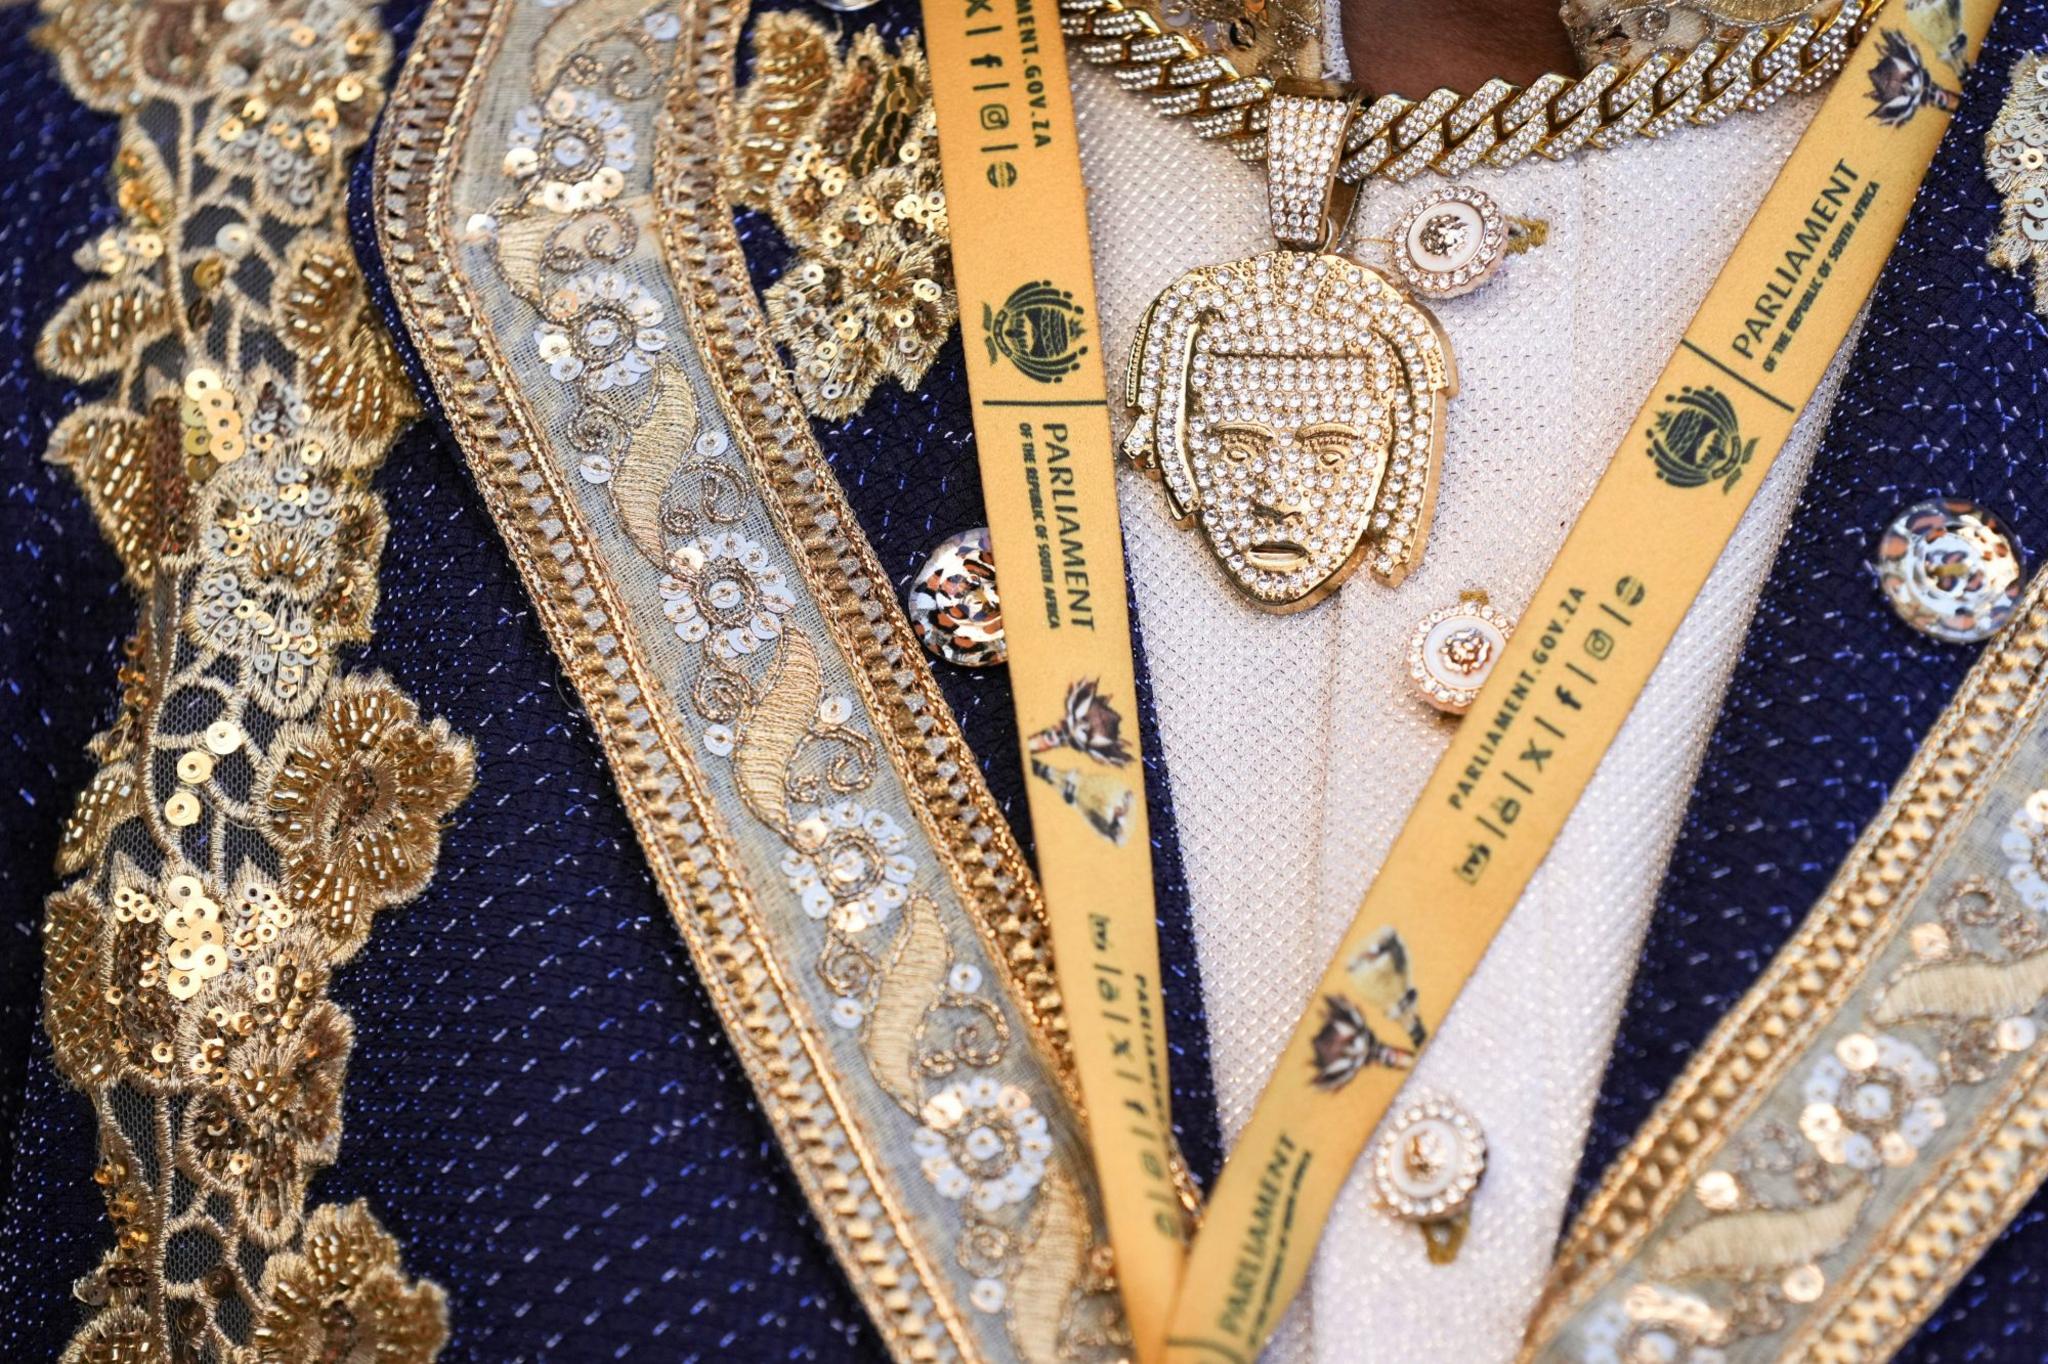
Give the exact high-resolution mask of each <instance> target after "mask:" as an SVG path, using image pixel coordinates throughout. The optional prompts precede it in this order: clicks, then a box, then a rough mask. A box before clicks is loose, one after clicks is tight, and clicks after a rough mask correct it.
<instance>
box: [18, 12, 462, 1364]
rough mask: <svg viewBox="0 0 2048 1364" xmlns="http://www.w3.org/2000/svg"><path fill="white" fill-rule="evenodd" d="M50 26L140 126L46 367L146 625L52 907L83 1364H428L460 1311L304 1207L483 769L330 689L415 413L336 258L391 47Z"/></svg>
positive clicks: (295, 18)
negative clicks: (94, 1202)
mask: <svg viewBox="0 0 2048 1364" xmlns="http://www.w3.org/2000/svg"><path fill="white" fill-rule="evenodd" d="M44 12H45V15H46V17H47V23H46V24H45V25H44V27H43V28H42V30H41V31H40V37H41V39H42V41H43V42H44V44H45V45H46V46H48V47H49V48H50V49H51V50H52V51H53V52H54V53H55V54H56V57H57V60H58V62H59V64H60V65H61V67H62V69H63V71H64V73H65V76H66V79H67V80H68V81H69V82H70V84H71V87H72V89H73V90H74V92H75V93H76V94H77V95H78V97H79V98H80V99H81V100H84V101H85V102H86V103H88V104H90V105H91V106H92V107H94V108H96V109H101V110H105V111H108V112H113V113H118V114H120V115H121V116H122V125H121V138H120V144H119V151H118V153H117V156H116V159H115V166H114V188H115V198H116V203H117V205H118V207H119V210H120V220H119V222H118V223H117V224H116V225H115V226H114V227H113V228H111V229H109V230H108V231H106V232H104V233H102V234H101V235H100V236H99V237H97V238H96V239H95V240H94V241H93V242H92V243H90V244H89V245H88V246H87V247H86V248H85V249H84V250H83V251H82V252H81V253H80V263H81V265H82V266H83V267H84V268H86V269H89V270H92V271H95V272H97V273H98V274H99V276H100V278H98V279H95V280H93V281H91V282H89V283H87V284H86V285H85V286H83V287H82V288H80V289H79V290H78V291H77V292H76V293H74V294H73V295H72V297H71V298H70V299H69V300H68V301H67V302H66V303H65V304H64V305H63V306H62V307H61V308H59V309H58V311H57V313H56V315H55V316H54V317H53V318H52V319H51V320H50V322H49V324H48V326H47V327H46V329H45V330H44V333H43V336H42V341H41V344H40V346H39V347H38V350H37V355H38V358H39V359H40V360H41V362H42V363H43V365H44V366H45V367H47V368H49V369H50V370H52V371H54V372H56V373H59V374H63V375H65V376H67V377H70V378H72V379H76V380H81V381H92V380H101V379H111V380H113V381H114V382H113V383H112V385H111V388H110V392H109V394H108V396H106V397H104V398H100V399H96V400H93V401H90V402H88V403H86V404H85V405H84V406H83V407H81V408H79V409H78V410H76V411H74V412H72V413H71V414H69V415H68V416H67V417H66V418H65V419H64V420H63V421H62V422H61V423H60V424H59V426H58V428H57V430H56V431H55V432H54V433H53V435H52V437H51V441H50V447H49V450H48V458H49V459H50V460H51V461H52V462H55V463H58V464H63V465H66V466H68V467H69V468H71V470H72V471H73V473H74V475H75V476H76V478H77V480H78V483H79V487H80V488H81V490H82V491H83V493H84V495H85V499H86V502H87V503H88V505H89V506H90V507H91V509H92V512H93V515H94V517H95V518H96V519H97V520H98V522H99V525H100V528H101V530H102V531H103V533H104V534H105V535H106V537H107V539H108V540H109V541H110V542H111V543H112V544H113V546H114V549H115V552H116V553H117V554H118V555H119V556H120V560H121V565H122V569H123V571H124V573H125V575H126V577H127V579H128V581H129V583H130V584H131V585H132V586H133V587H134V588H135V589H136V590H137V592H138V594H139V595H140V597H141V604H142V610H141V616H140V621H139V623H138V626H137V629H136V632H135V635H134V637H133V639H132V640H131V642H130V644H129V648H128V658H127V661H126V662H125V663H124V664H123V666H122V668H121V670H120V678H119V680H120V685H121V705H120V709H119V711H118V713H117V715H116V718H115V721H114V724H113V725H112V726H111V727H110V728H109V729H108V730H107V731H106V732H104V733H102V734H101V735H99V736H98V737H97V738H96V739H95V740H94V743H93V751H94V754H95V756H96V757H97V758H98V759H99V761H100V764H101V767H100V771H99V773H98V775H97V776H95V777H94V779H93V781H92V784H91V785H90V786H89V787H88V788H87V789H86V791H85V792H84V793H83V794H82V795H81V797H80V799H79V801H78V804H77V806H76V808H75V810H74V812H73V814H72V817H71V820H70V822H69V823H68V825H67V826H66V828H65V831H64V836H63V841H62V844H61V847H60V851H59V855H58V868H59V871H60V873H61V874H63V875H65V876H67V877H70V878H73V879H71V880H70V881H69V882H68V883H67V884H66V885H65V886H64V887H63V888H62V889H61V890H59V891H58V892H57V893H56V894H54V895H53V896H51V897H50V900H49V902H48V906H47V909H46V915H45V921H44V948H45V959H46V962H47V969H46V972H45V977H44V1024H45V1027H46V1029H47V1031H48V1032H49V1035H50V1041H51V1045H52V1050H53V1052H54V1056H55V1060H56V1064H57V1066H58V1069H59V1070H60V1071H61V1072H62V1073H63V1074H64V1076H65V1077H66V1078H67V1079H68V1080H70V1081H71V1082H72V1083H73V1084H75V1085H77V1086H78V1087H79V1088H80V1089H82V1090H84V1091H85V1092H86V1094H87V1095H88V1096H89V1097H90V1098H91V1101H92V1104H93V1107H94V1110H95V1112H96V1113H97V1115H98V1119H99V1123H98V1126H99V1166H98V1169H97V1170H96V1172H95V1176H94V1177H95V1179H96V1180H97V1181H98V1183H99V1185H100V1187H101V1191H102V1194H103V1195H104V1197H105V1200H106V1205H107V1212H108V1216H109V1218H110V1220H111V1221H112V1222H113V1225H114V1229H115V1233H116V1241H115V1244H114V1246H113V1248H112V1249H111V1250H109V1251H108V1252H107V1253H106V1255H105V1256H104V1258H103V1259H102V1260H101V1261H100V1264H99V1266H98V1267H97V1268H96V1269H95V1270H94V1271H93V1272H92V1273H91V1274H90V1275H88V1276H87V1277H86V1278H85V1279H84V1280H82V1281H81V1283H80V1285H79V1294H80V1296H81V1297H82V1298H83V1299H84V1300H85V1301H86V1302H88V1303H89V1304H91V1305H93V1306H94V1307H95V1308H97V1309H98V1310H97V1312H96V1313H95V1314H94V1316H93V1317H92V1319H91V1320H90V1321H89V1322H88V1323H87V1324H86V1325H85V1326H84V1328H83V1329H82V1330H81V1331H80V1332H79V1333H78V1335H77V1336H76V1337H75V1338H74V1339H73V1341H72V1343H71V1345H70V1348H69V1349H68V1350H67V1351H66V1352H65V1354H64V1360H65V1361H66V1364H113V1362H114V1361H118V1360H145V1359H188V1358H189V1359H214V1360H226V1359H233V1360H237V1361H247V1364H302V1361H305V1360H310V1359H314V1358H326V1357H330V1356H336V1357H338V1354H339V1353H345V1354H348V1355H349V1357H351V1358H354V1357H356V1355H357V1354H362V1355H364V1356H368V1355H371V1354H374V1355H375V1356H376V1357H377V1358H378V1359H379V1360H382V1361H389V1362H390V1364H425V1361H428V1360H431V1359H432V1358H433V1357H434V1356H435V1355H436V1354H437V1353H438V1351H439V1349H440V1346H441V1343H442V1341H443V1340H444V1339H445V1338H446V1335H447V1324H446V1314H445V1309H444V1307H443V1302H442V1295H441V1292H440V1290H439V1289H438V1288H436V1287H435V1286H434V1285H432V1284H430V1283H416V1282H413V1281H411V1280H409V1279H407V1278H406V1277H405V1276H404V1273H403V1271H402V1270H401V1268H400V1265H399V1252H398V1247H397V1245H396V1243H395V1242H394V1241H393V1240H392V1239H391V1237H389V1236H388V1235H386V1234H385V1233H384V1231H383V1230H382V1228H380V1227H379V1226H378V1225H377V1222H376V1219H375V1218H374V1217H373V1216H372V1215H371V1214H370V1212H369V1210H368V1208H367V1207H366V1206H364V1205H363V1204H361V1203H356V1204H351V1205H349V1206H347V1207H340V1206H336V1205H331V1204H330V1205H325V1206H322V1207H318V1208H316V1209H313V1210H312V1211H311V1212H310V1214H309V1213H308V1211H307V1209H306V1207H305V1199H306V1189H307V1183H308V1181H309V1180H310V1179H311V1178H312V1176H313V1175H314V1173H315V1172H316V1171H317V1170H318V1169H319V1168H320V1167H321V1166H323V1165H326V1164H328V1163H329V1162H331V1161H332V1160H333V1159H334V1158H335V1155H336V1152H337V1149H338V1146H339V1142H340V1137H341V1091H342V1081H343V1074H344V1071H345V1070H346V1068H347V1064H348V1056H349V1051H350V1046H351V1042H352V1039H353V1035H354V1030H353V1027H352V1025H351V1024H350V1022H349V1019H348V1016H347V1015H346V1014H345V1013H343V1012H342V1011H341V1010H340V1009H339V1008H337V1007H336V1006H335V1005H334V1004H333V1003H331V1002H330V1001H329V1000H328V999H327V997H326V989H327V983H328V979H329V976H330V975H331V973H332V972H333V971H334V970H335V969H336V968H338V967H340V966H341V965H342V964H343V963H345V962H346V961H348V960H349V958H350V957H352V956H353V955H354V954H355V953H356V951H357V950H358V949H359V948H360V947H361V946H362V944H363V941H364V939H365V938H366V936H367V935H368V933H369V931H370V925H371V921H372V919H373V918H374V917H375V915H376V914H377V913H379V912H381V911H383V910H386V909H389V908H391V907H394V906H396V905H397V904H399V903H400V902H402V901H404V900H407V899H410V898H411V897H412V896H414V895H416V894H417V893H418V892H419V890H420V889H421V887H422V886H423V885H424V884H425V883H426V880H427V878H428V876H429V875H430V874H431V872H432V870H433V865H434V861H435V858H436V856H437V854H438V851H439V845H440V826H441V822H442V820H443V819H444V818H445V817H446V815H447V814H448V812H449V811H450V810H451V809H452V808H453V807H454V806H455V804H456V803H457V802H459V801H460V800H461V799H462V798H463V796H464V795H465V794H466V793H467V792H468V790H469V786H470V780H471V764H472V760H471V753H470V748H469V745H468V744H467V743H466V742H464V741H462V740H460V739H458V738H456V737H454V736H453V735H452V734H450V733H449V731H448V728H447V726H446V725H445V724H443V723H441V722H440V721H433V722H431V723H430V722H427V721H424V720H422V719H421V718H420V716H419V713H418V710H417V709H416V707H415V706H414V705H413V703H412V702H411V701H410V700H409V699H408V698H406V697H405V696H403V695H402V694H400V693H399V692H398V691H397V690H396V688H394V687H393V686H392V684H391V683H390V682H389V681H388V680H386V679H385V678H383V677H381V676H378V675H374V674H367V675H366V674H357V675H350V676H340V675H337V673H336V671H335V669H336V664H337V655H338V651H339V650H340V649H341V647H342V646H344V645H345V644H348V643H350V642H353V641H359V640H362V639H365V638H367V637H368V634H369V628H370V617H371V614H372V612H373V610H374V608H375V605H376V598H377V585H376V577H375V571H376V563H377V559H378V557H379V555H380V553H381V551H382V549H383V544H384V535H385V520H384V512H383V509H382V506H381V505H380V504H379V502H378V500H377V498H376V496H375V495H374V494H373V493H372V492H371V491H370V488H369V480H370V476H371V474H372V473H373V472H374V471H375V469H376V467H377V465H378V464H379V463H380V462H381V461H382V460H383V458H384V455H385V450H386V446H387V445H388V443H389V442H390V440H391V439H392V438H393V436H394V435H395V434H396V433H397V431H398V430H399V428H400V427H402V426H403V425H404V424H405V423H407V422H409V421H410V420H411V419H412V418H413V416H414V415H415V414H416V411H417V409H416V407H415V405H414V402H413V399H412V395H411V392H410V390H409V388H408V387H407V385H406V382H405V379H404V376H403V374H402V372H401V371H400V369H399V365H398V361H397V357H396V354H395V352H394V351H393V348H392V345H391V342H390V339H389V337H387V336H386V335H385V334H384V332H383V330H382V328H381V326H380V325H379V324H378V323H377V321H376V320H375V318H374V316H373V314H372V313H371V311H370V309H369V306H368V304H367V302H366V300H365V297H364V291H363V284H362V280H361V278H360V276H359V275H358V274H357V271H356V267H355V263H354V261H353V259H352V258H351V256H350V254H349V251H348V248H347V246H346V242H345V236H344V207H345V205H344V200H345V194H344V187H345V184H346V166H347V160H348V158H349V156H350V155H351V154H352V153H353V152H354V151H355V150H356V148H357V147H358V146H360V145H361V143H362V141H363V140H364V138H365V136H366V135H367V130H368V128H369V125H370V122H371V120H372V119H373V118H374V117H375V115H376V112H377V109H378V107H379V105H380V104H381V102H382V101H381V89H382V84H381V83H382V79H383V75H384V71H385V69H386V67H387V66H388V64H389V62H390V57H391V48H390V42H389V40H388V38H387V37H386V35H385V34H384V32H383V31H382V29H381V28H380V27H378V25H377V23H376V20H375V18H374V16H373V14H372V13H371V12H370V11H369V10H368V9H367V8H366V7H364V6H362V5H360V4H355V3H347V2H344V3H327V2H325V0H285V3H283V4H281V5H278V6H270V5H264V4H254V3H251V2H250V0H227V3H226V4H225V5H213V4H207V5H162V4H153V3H146V0H46V4H45V7H44ZM173 1260H175V1264H173V1263H172V1261H173Z"/></svg>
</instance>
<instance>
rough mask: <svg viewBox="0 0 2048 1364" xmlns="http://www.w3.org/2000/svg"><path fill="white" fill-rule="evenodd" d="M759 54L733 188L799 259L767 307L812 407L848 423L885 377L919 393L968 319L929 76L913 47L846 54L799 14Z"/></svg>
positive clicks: (781, 17) (729, 153)
mask: <svg viewBox="0 0 2048 1364" xmlns="http://www.w3.org/2000/svg"><path fill="white" fill-rule="evenodd" d="M753 46H754V70H755V75H754V78H753V80H751V81H750V82H749V83H748V84H747V87H746V89H745V90H744V91H743V92H742V93H741V95H740V98H739V101H738V103H737V105H736V107H735V109H734V120H733V123H734V130H735V131H734V136H733V138H732V140H731V141H730V143H729V144H728V145H727V148H726V151H725V157H724V161H725V170H726V175H727V177H728V183H729V184H730V185H731V187H732V191H733V193H734V196H735V201H736V202H738V203H740V204H743V205H745V206H746V207H749V208H754V209H759V210H760V211H762V212H765V213H767V214H768V215H769V216H770V217H772V218H773V219H774V220H775V224H776V226H777V227H779V228H781V229H782V233H783V235H784V236H785V237H787V238H788V239H789V242H790V245H792V246H793V247H795V248H796V258H795V260H794V261H793V262H792V263H791V264H790V266H789V268H788V269H787V270H785V271H784V272H783V274H782V277H781V278H780V279H778V280H777V281H776V282H775V283H774V284H773V285H771V286H770V287H769V289H768V291H767V294H766V297H765V299H764V301H765V302H766V304H767V307H768V321H769V326H770V328H771V330H772V331H773V333H774V336H775V339H776V340H777V341H779V342H780V343H781V344H782V345H783V346H784V347H785V348H786V349H787V350H788V351H789V353H790V358H791V362H792V363H791V373H792V374H793V375H794V376H795V379H796V384H797V391H798V392H799V393H800V394H801V395H802V396H803V401H804V406H805V407H807V408H809V409H810V410H811V411H812V412H813V413H815V414H817V415H818V416H820V417H825V418H828V419H838V418H841V417H849V416H852V415H853V414H854V413H855V412H858V411H859V410H860V409H861V406H862V405H863V404H864V403H866V402H867V400H868V395H869V394H871V393H873V392H874V391H875V385H876V384H878V383H880V382H881V381H882V380H883V379H884V378H888V379H893V380H895V381H896V383H897V384H899V385H901V386H902V387H903V388H904V389H906V390H908V391H910V392H916V390H917V386H918V384H919V383H921V382H923V380H924V376H925V371H926V370H928V369H930V368H931V363H932V361H933V359H935V358H936V357H937V355H938V353H939V347H940V346H942V345H943V344H945V340H946V337H947V336H948V335H949V334H950V333H951V331H952V329H953V324H954V322H955V321H956V320H957V319H958V317H959V311H960V305H959V301H958V300H957V299H956V298H955V297H954V294H953V275H952V270H953V267H952V249H951V246H950V244H949V241H948V237H947V230H946V195H945V190H944V188H943V187H942V186H941V185H940V183H939V154H938V124H937V121H936V119H935V118H934V116H933V114H932V107H931V72H930V71H929V69H928V68H927V67H926V65H925V59H924V53H923V51H922V50H921V49H920V48H919V46H918V44H917V40H916V39H915V38H908V39H905V40H904V42H903V45H902V48H901V51H900V52H898V53H896V54H893V55H892V54H891V53H890V52H889V51H888V49H887V47H886V45H885V44H884V43H883V41H882V39H881V36H880V35H879V34H878V33H876V31H875V30H874V29H871V28H870V29H863V30H862V31H861V32H860V33H859V34H857V35H855V37H854V39H853V42H852V44H851V46H850V48H849V49H848V50H847V51H846V52H845V53H844V54H843V55H842V54H841V53H840V51H839V47H838V43H837V41H836V40H835V39H834V38H833V37H832V35H831V34H829V33H828V32H827V31H826V30H825V29H824V27H823V26H821V25H820V24H819V23H818V22H817V21H816V20H815V19H812V18H811V17H809V16H808V15H806V14H803V13H800V12H798V11H794V10H779V11H775V12H773V13H769V14H764V15H762V16H761V17H760V19H759V20H758V21H757V23H756V24H755V28H754V37H753Z"/></svg>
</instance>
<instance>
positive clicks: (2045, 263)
mask: <svg viewBox="0 0 2048 1364" xmlns="http://www.w3.org/2000/svg"><path fill="white" fill-rule="evenodd" d="M2006 79H2007V82H2008V84H2007V88H2006V93H2005V103H2004V104H2003V105H2002V106H2001V107H2000V108H1999V111H1998V118H1997V119H1996V120H1995V121H1994V122H1993V123H1992V125H1991V131H1990V132H1988V133H1986V134H1985V135H1984V173H1985V174H1986V175H1988V176H1990V177H1991V183H1992V184H1993V185H1994V186H1996V187H1997V189H1998V192H1999V193H2000V194H2002V195H2003V196H2005V204H2004V207H2003V209H2002V210H2001V211H2000V213H1999V218H1998V232H1997V235H1995V236H1994V237H1993V238H1992V239H1991V256H1990V258H1991V263H1992V264H1993V265H1995V266H1997V267H1998V268H1999V269H2001V270H2010V271H2012V272H2013V273H2014V274H2019V273H2021V272H2022V271H2024V270H2026V269H2028V268H2029V267H2031V268H2032V270H2033V272H2034V311H2036V312H2038V313H2042V314H2044V315H2048V54H2044V53H2040V52H2029V53H2028V54H2026V55H2025V56H2023V57H2021V58H2020V59H2019V60H2018V61H2016V62H2014V63H2013V66H2012V71H2011V73H2010V74H2009V75H2008V76H2007V78H2006Z"/></svg>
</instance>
